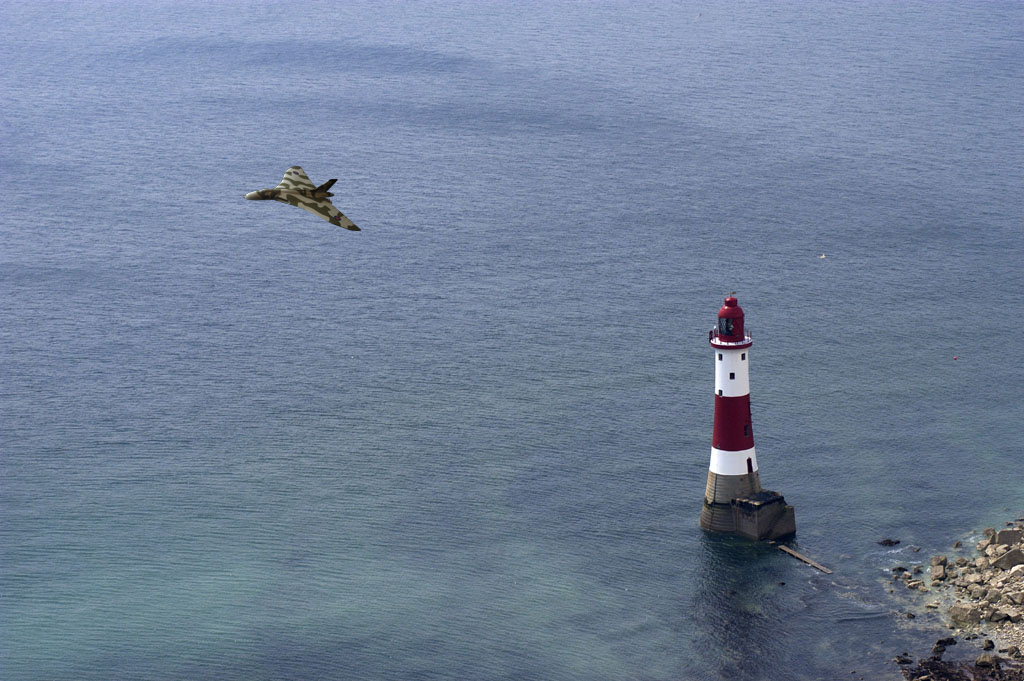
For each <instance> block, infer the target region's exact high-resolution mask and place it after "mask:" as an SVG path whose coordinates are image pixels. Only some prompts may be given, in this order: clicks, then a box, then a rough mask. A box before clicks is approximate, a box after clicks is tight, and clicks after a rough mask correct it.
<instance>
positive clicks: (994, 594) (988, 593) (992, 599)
mask: <svg viewBox="0 0 1024 681" xmlns="http://www.w3.org/2000/svg"><path fill="white" fill-rule="evenodd" d="M1002 597H1003V594H1002V592H1001V591H999V589H994V588H992V587H989V588H988V589H986V590H985V595H984V596H983V598H984V599H985V600H986V601H988V602H989V603H998V602H999V600H1000V599H1001V598H1002Z"/></svg>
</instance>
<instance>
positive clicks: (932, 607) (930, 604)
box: [924, 601, 939, 610]
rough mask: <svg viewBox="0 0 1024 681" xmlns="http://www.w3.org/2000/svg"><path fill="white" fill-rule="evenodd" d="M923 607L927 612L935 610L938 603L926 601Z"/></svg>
mask: <svg viewBox="0 0 1024 681" xmlns="http://www.w3.org/2000/svg"><path fill="white" fill-rule="evenodd" d="M924 607H926V608H928V609H929V610H935V609H936V608H938V607H939V602H938V601H928V602H927V603H925V604H924Z"/></svg>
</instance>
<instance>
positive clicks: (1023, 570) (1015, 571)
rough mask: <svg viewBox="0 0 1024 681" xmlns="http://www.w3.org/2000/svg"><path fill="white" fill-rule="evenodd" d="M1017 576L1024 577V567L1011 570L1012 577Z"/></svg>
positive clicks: (1018, 566)
mask: <svg viewBox="0 0 1024 681" xmlns="http://www.w3.org/2000/svg"><path fill="white" fill-rule="evenodd" d="M1017 574H1019V575H1024V566H1021V565H1014V566H1013V567H1012V568H1010V574H1009V576H1010V577H1013V576H1014V575H1017Z"/></svg>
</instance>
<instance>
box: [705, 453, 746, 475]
mask: <svg viewBox="0 0 1024 681" xmlns="http://www.w3.org/2000/svg"><path fill="white" fill-rule="evenodd" d="M747 459H750V467H749V468H748V467H747ZM708 470H710V471H711V472H712V473H714V474H715V475H746V474H747V473H752V472H754V471H756V470H757V454H756V453H755V452H754V448H753V447H751V448H750V449H744V450H743V451H741V452H728V451H725V450H724V449H718V448H717V447H712V448H711V465H710V467H709V468H708Z"/></svg>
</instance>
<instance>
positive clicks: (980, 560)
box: [974, 556, 989, 570]
mask: <svg viewBox="0 0 1024 681" xmlns="http://www.w3.org/2000/svg"><path fill="white" fill-rule="evenodd" d="M988 566H989V562H988V558H986V557H984V556H978V557H977V558H976V559H975V560H974V567H976V568H978V569H979V570H986V569H988Z"/></svg>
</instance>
